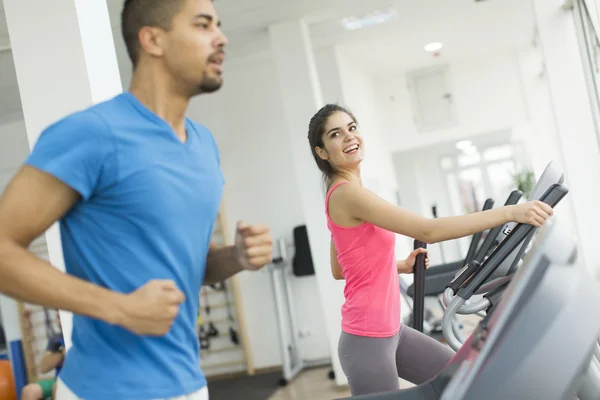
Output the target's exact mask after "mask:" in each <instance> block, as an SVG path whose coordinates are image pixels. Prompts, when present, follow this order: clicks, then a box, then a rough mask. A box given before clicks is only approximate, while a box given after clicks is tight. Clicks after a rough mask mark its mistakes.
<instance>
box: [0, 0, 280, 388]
mask: <svg viewBox="0 0 600 400" xmlns="http://www.w3.org/2000/svg"><path fill="white" fill-rule="evenodd" d="M122 30H123V36H124V39H125V43H126V45H127V50H128V53H129V55H130V58H131V60H132V62H133V66H134V73H133V79H132V84H131V87H130V89H129V91H127V92H125V93H123V94H121V95H119V96H117V97H115V98H114V99H111V100H109V101H106V102H103V103H101V104H97V105H95V106H92V107H90V108H88V109H86V110H83V111H80V112H77V113H74V114H72V115H69V116H67V117H66V118H64V119H62V120H60V121H58V122H57V123H55V124H53V125H51V126H50V127H48V128H47V129H46V130H45V131H44V132H43V133H42V134H41V136H40V138H39V140H38V142H37V143H36V145H35V148H34V149H33V151H32V154H31V155H30V156H29V158H28V159H27V160H26V162H25V165H24V166H23V168H22V169H21V170H20V171H19V172H18V173H17V174H16V176H15V177H14V178H13V180H12V181H11V183H10V184H9V185H8V186H7V188H6V190H5V192H4V194H3V196H2V198H1V200H0V292H2V293H5V294H6V295H8V296H11V297H14V298H17V299H20V300H23V301H26V302H30V303H35V304H42V305H44V306H46V307H49V308H57V309H62V310H70V311H72V312H73V313H74V318H73V332H72V340H73V346H72V348H70V349H69V352H68V356H67V357H66V360H65V363H64V365H63V368H62V370H61V374H60V377H59V380H58V383H57V386H58V389H57V398H58V400H72V399H81V398H85V399H86V400H96V399H102V400H106V399H137V400H144V399H165V398H178V399H207V398H208V390H207V388H206V379H205V377H204V375H203V373H202V371H201V369H200V367H199V349H198V347H199V344H198V339H197V337H196V334H195V326H196V317H197V311H198V303H199V298H198V297H199V292H200V287H201V284H207V285H208V284H214V283H216V282H219V281H222V280H225V279H227V278H229V277H230V276H232V275H234V274H235V273H237V272H239V271H242V270H255V269H259V268H261V267H263V266H264V265H266V264H267V263H269V262H270V260H271V251H272V239H271V237H270V234H269V232H268V228H266V227H264V226H249V225H246V224H244V223H239V224H238V226H237V232H236V237H235V245H234V246H232V247H228V248H224V249H220V250H216V249H215V250H209V245H210V236H211V232H212V229H213V224H214V221H215V219H216V217H217V212H218V210H219V205H220V202H221V195H222V190H223V184H224V181H223V176H222V174H221V170H220V161H219V153H218V150H217V147H216V144H215V141H214V139H213V137H212V135H211V134H210V132H209V131H208V130H207V129H206V128H205V127H203V126H201V125H199V124H196V123H194V122H192V121H190V120H189V119H186V118H185V117H184V114H185V112H186V109H187V106H188V103H189V101H190V99H191V98H192V97H193V96H195V95H198V94H201V93H210V92H213V91H216V90H217V89H219V87H220V86H221V84H222V76H221V75H222V62H223V59H224V47H225V45H226V43H227V39H226V38H225V36H224V35H223V33H222V32H221V30H220V22H219V18H218V16H217V13H216V11H215V9H214V7H213V3H212V1H210V0H127V1H125V5H124V8H123V13H122ZM57 220H58V221H60V228H61V242H62V248H63V255H64V259H65V265H66V270H67V274H63V273H61V272H60V271H58V270H57V269H55V268H52V266H51V265H50V264H49V263H47V262H46V261H44V260H41V259H39V258H37V257H35V256H34V255H32V254H31V253H29V252H27V251H26V248H27V246H28V245H29V243H31V241H32V240H34V239H35V238H36V237H37V236H39V235H40V234H42V233H44V232H45V231H46V229H48V228H49V227H50V226H51V225H52V224H53V223H54V222H55V221H57ZM32 276H33V277H35V279H32V278H31V277H32ZM57 288H58V289H59V290H57Z"/></svg>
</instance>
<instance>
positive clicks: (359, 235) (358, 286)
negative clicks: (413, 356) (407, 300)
mask: <svg viewBox="0 0 600 400" xmlns="http://www.w3.org/2000/svg"><path fill="white" fill-rule="evenodd" d="M343 183H348V182H345V181H342V182H338V183H336V184H335V185H333V186H332V187H331V189H329V191H328V192H327V196H326V199H325V212H326V215H327V226H328V228H329V231H330V232H331V238H332V240H333V243H334V244H335V248H336V250H337V253H338V257H337V259H338V262H339V263H340V266H341V267H342V273H343V275H344V279H345V281H346V286H345V287H344V297H345V298H346V301H345V302H344V305H343V306H342V330H343V331H344V332H346V333H349V334H352V335H357V336H368V337H390V336H394V335H395V334H396V333H397V332H398V331H399V330H400V282H399V278H398V270H397V267H396V256H395V242H396V235H395V234H394V233H393V232H390V231H387V230H385V229H382V228H379V227H378V226H375V225H373V224H371V223H369V222H364V223H362V224H361V225H358V226H355V227H343V226H339V225H337V224H335V223H334V222H333V221H332V220H331V218H330V217H329V198H330V197H331V193H332V192H333V191H334V190H335V189H336V188H337V187H338V186H339V185H341V184H343Z"/></svg>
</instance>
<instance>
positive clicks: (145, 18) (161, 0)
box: [121, 0, 185, 67]
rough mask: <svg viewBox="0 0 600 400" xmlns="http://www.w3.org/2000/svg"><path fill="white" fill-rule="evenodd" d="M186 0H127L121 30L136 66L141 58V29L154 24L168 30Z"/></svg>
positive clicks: (122, 14) (130, 56)
mask: <svg viewBox="0 0 600 400" xmlns="http://www.w3.org/2000/svg"><path fill="white" fill-rule="evenodd" d="M184 2H185V0H125V4H124V5H123V11H122V13H121V31H122V34H123V40H124V41H125V46H126V47H127V54H129V58H130V59H131V62H132V63H133V66H134V67H135V66H136V65H137V63H138V60H139V58H140V49H141V46H140V41H139V39H138V34H139V32H140V30H141V29H142V28H143V27H145V26H153V27H157V28H161V29H164V30H167V31H168V30H169V29H171V25H172V22H173V18H174V17H175V15H177V13H179V11H180V10H181V7H182V6H183V3H184Z"/></svg>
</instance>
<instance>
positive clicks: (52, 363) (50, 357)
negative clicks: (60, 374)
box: [39, 350, 65, 374]
mask: <svg viewBox="0 0 600 400" xmlns="http://www.w3.org/2000/svg"><path fill="white" fill-rule="evenodd" d="M64 358H65V351H64V350H62V351H60V352H52V351H46V352H45V353H44V355H43V356H42V359H41V360H40V367H39V370H40V372H41V373H42V374H45V373H47V372H50V371H52V370H53V369H55V368H56V367H58V366H59V365H60V363H62V362H63V359H64Z"/></svg>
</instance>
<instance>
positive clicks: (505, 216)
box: [329, 184, 552, 244]
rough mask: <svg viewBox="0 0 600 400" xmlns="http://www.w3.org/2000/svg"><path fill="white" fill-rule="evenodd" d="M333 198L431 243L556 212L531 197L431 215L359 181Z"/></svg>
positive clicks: (538, 220) (537, 221) (537, 222)
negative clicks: (514, 202)
mask: <svg viewBox="0 0 600 400" xmlns="http://www.w3.org/2000/svg"><path fill="white" fill-rule="evenodd" d="M329 202H330V206H331V205H332V204H334V205H335V207H336V208H338V209H339V208H341V209H343V210H344V212H346V213H348V214H349V215H351V216H352V217H354V218H357V219H360V220H363V221H367V222H370V223H372V224H373V225H377V226H379V227H381V228H383V229H386V230H388V231H392V232H395V233H398V234H401V235H405V236H408V237H411V238H415V239H417V240H420V241H422V242H425V243H429V244H431V243H437V242H442V241H446V240H452V239H457V238H461V237H465V236H469V235H472V234H474V233H477V232H482V231H485V230H486V229H491V228H493V227H495V226H499V225H503V224H505V223H507V222H511V221H514V222H519V223H526V224H531V225H534V226H537V227H539V226H541V225H542V224H543V223H544V222H545V220H546V219H547V218H548V217H549V215H552V208H551V207H550V206H548V205H547V204H545V203H542V202H540V201H531V202H528V203H524V204H520V205H517V206H504V207H501V208H496V209H493V210H487V211H481V212H476V213H472V214H467V215H461V216H457V217H444V218H435V219H431V218H425V217H422V216H420V215H417V214H415V213H413V212H410V211H408V210H406V209H403V208H401V207H398V206H395V205H393V204H391V203H389V202H387V201H385V200H384V199H382V198H381V197H379V196H377V195H376V194H375V193H373V192H371V191H370V190H368V189H365V188H364V187H362V186H360V185H357V184H347V185H342V186H340V187H338V188H337V189H336V190H335V191H334V192H333V193H332V194H331V197H330V200H329Z"/></svg>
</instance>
